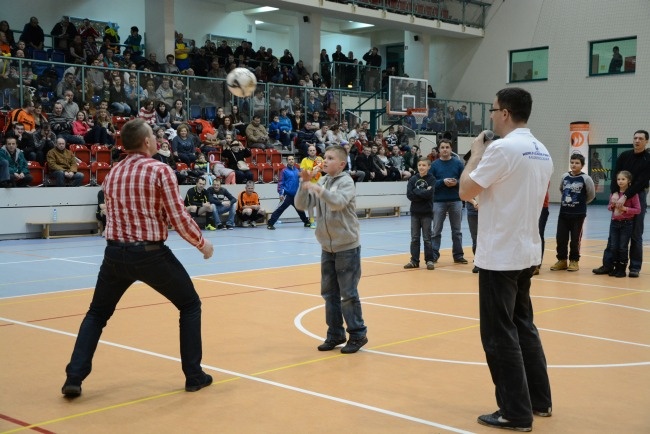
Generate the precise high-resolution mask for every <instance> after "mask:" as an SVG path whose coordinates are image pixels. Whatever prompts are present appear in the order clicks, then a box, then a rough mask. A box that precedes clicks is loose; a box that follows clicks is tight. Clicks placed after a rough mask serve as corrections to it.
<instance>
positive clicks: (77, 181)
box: [50, 170, 84, 187]
mask: <svg viewBox="0 0 650 434" xmlns="http://www.w3.org/2000/svg"><path fill="white" fill-rule="evenodd" d="M50 177H52V178H54V182H55V184H56V186H57V187H65V181H66V179H69V178H66V177H65V174H64V173H63V170H57V171H55V172H54V173H51V174H50ZM83 180H84V175H83V173H79V172H76V173H75V174H74V176H73V177H72V180H71V181H72V184H71V185H72V187H79V186H80V185H81V182H82V181H83Z"/></svg>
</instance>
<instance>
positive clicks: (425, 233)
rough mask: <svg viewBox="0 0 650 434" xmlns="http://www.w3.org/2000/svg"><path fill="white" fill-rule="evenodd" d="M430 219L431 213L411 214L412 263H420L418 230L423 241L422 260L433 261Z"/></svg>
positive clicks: (431, 219)
mask: <svg viewBox="0 0 650 434" xmlns="http://www.w3.org/2000/svg"><path fill="white" fill-rule="evenodd" d="M432 221H433V216H431V215H422V214H411V261H412V262H413V263H414V264H419V263H420V232H422V240H423V241H424V262H429V261H433V244H432V243H431V222H432Z"/></svg>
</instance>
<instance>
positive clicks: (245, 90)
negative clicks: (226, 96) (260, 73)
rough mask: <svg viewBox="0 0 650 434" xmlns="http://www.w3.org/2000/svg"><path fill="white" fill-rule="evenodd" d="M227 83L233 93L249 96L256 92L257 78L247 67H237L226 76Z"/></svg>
mask: <svg viewBox="0 0 650 434" xmlns="http://www.w3.org/2000/svg"><path fill="white" fill-rule="evenodd" d="M226 84H227V85H228V90H229V91H230V93H232V94H233V95H235V96H240V97H247V96H251V95H252V94H253V93H255V88H256V87H257V78H255V74H253V73H252V72H250V71H249V70H248V69H246V68H235V69H233V70H232V71H230V73H229V74H228V76H227V77H226Z"/></svg>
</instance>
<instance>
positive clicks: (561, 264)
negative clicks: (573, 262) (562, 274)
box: [551, 259, 569, 271]
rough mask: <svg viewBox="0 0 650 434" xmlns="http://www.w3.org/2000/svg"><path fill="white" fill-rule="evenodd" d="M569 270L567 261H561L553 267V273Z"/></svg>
mask: <svg viewBox="0 0 650 434" xmlns="http://www.w3.org/2000/svg"><path fill="white" fill-rule="evenodd" d="M567 268H569V266H568V265H567V262H566V259H560V260H558V261H557V262H556V263H555V264H553V265H552V266H551V271H560V270H566V269H567Z"/></svg>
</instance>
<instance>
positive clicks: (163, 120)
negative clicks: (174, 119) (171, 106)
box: [156, 101, 172, 130]
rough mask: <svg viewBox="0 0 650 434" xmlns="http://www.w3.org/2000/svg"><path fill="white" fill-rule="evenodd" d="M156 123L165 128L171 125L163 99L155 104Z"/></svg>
mask: <svg viewBox="0 0 650 434" xmlns="http://www.w3.org/2000/svg"><path fill="white" fill-rule="evenodd" d="M156 125H158V126H159V127H162V128H164V129H166V130H167V129H169V128H171V127H172V124H171V117H170V115H169V111H168V110H167V104H165V103H164V102H163V101H158V103H157V105H156Z"/></svg>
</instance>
